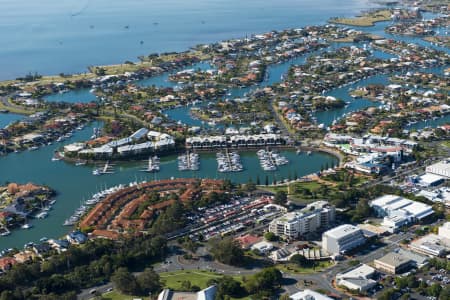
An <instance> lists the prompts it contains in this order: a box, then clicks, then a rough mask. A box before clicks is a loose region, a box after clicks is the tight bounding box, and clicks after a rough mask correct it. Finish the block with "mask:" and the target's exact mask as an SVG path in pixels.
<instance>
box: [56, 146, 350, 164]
mask: <svg viewBox="0 0 450 300" xmlns="http://www.w3.org/2000/svg"><path fill="white" fill-rule="evenodd" d="M262 148H266V147H246V148H217V149H174V151H171V152H170V153H168V154H164V155H158V154H157V153H153V154H148V155H142V156H139V157H134V158H129V157H127V158H123V159H112V158H111V159H108V160H92V159H91V160H89V159H80V158H72V157H66V156H64V155H62V154H61V152H60V151H57V152H56V153H57V155H58V157H59V158H61V160H62V161H64V162H67V163H76V162H77V161H79V160H82V161H86V165H95V164H98V163H105V162H107V161H109V162H111V163H123V162H131V163H134V162H140V161H142V160H145V159H147V158H148V156H152V155H158V157H160V158H163V157H167V156H170V155H177V154H182V153H185V152H186V151H190V152H194V153H206V154H214V153H217V152H221V151H224V150H228V151H233V152H238V153H239V152H254V151H257V150H259V149H262ZM269 148H273V149H282V150H286V151H296V150H301V151H303V152H304V151H311V152H322V153H325V154H329V155H331V156H333V157H335V158H336V159H337V160H338V161H339V165H341V164H342V162H343V161H344V158H345V156H344V155H342V154H341V153H339V152H338V151H334V150H332V149H329V148H324V147H312V146H289V145H277V146H271V147H269Z"/></svg>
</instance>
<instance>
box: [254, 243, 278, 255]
mask: <svg viewBox="0 0 450 300" xmlns="http://www.w3.org/2000/svg"><path fill="white" fill-rule="evenodd" d="M250 249H252V250H258V251H259V252H261V253H266V252H269V251H271V250H272V249H273V245H272V244H271V243H269V242H266V241H261V242H259V243H256V244H254V245H253V246H252V247H251V248H250Z"/></svg>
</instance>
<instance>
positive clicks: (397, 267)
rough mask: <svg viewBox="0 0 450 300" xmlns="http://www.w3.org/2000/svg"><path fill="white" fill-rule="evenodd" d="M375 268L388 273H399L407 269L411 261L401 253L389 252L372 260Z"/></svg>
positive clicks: (411, 263) (410, 265)
mask: <svg viewBox="0 0 450 300" xmlns="http://www.w3.org/2000/svg"><path fill="white" fill-rule="evenodd" d="M374 265H375V268H377V269H378V270H381V271H383V272H386V273H390V274H399V273H404V272H406V271H408V270H409V269H410V268H411V267H412V265H413V261H412V260H411V259H409V258H408V257H405V256H403V255H401V254H398V253H395V252H390V253H388V254H386V255H385V256H383V257H381V258H379V259H375V260H374Z"/></svg>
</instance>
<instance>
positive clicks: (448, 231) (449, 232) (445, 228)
mask: <svg viewBox="0 0 450 300" xmlns="http://www.w3.org/2000/svg"><path fill="white" fill-rule="evenodd" d="M438 232H439V233H438V235H439V236H441V237H443V238H447V239H450V222H446V223H444V224H443V225H442V226H440V227H439V231H438Z"/></svg>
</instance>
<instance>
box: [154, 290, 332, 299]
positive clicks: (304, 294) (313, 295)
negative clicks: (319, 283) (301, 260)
mask: <svg viewBox="0 0 450 300" xmlns="http://www.w3.org/2000/svg"><path fill="white" fill-rule="evenodd" d="M289 298H291V299H292V300H333V298H330V297H327V296H325V295H323V294H321V293H318V292H315V291H311V290H303V291H301V292H298V293H295V294H293V295H291V296H290V297H289ZM158 300H159V299H158Z"/></svg>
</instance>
